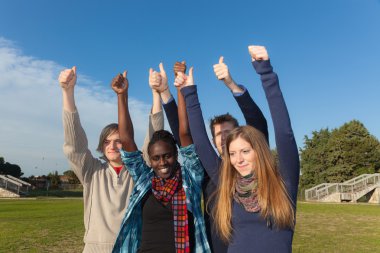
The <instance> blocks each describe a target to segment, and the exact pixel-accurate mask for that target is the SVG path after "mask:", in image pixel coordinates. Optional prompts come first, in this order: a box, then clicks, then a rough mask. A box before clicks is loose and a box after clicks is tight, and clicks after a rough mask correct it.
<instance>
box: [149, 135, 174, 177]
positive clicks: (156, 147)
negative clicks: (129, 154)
mask: <svg viewBox="0 0 380 253" xmlns="http://www.w3.org/2000/svg"><path fill="white" fill-rule="evenodd" d="M149 160H150V164H151V166H152V168H153V170H154V173H155V174H156V175H157V176H159V177H161V178H163V179H167V178H170V177H171V176H172V175H173V173H174V172H175V168H176V165H177V155H176V152H175V150H173V146H172V145H170V144H169V143H167V142H164V141H161V140H160V141H157V142H156V143H154V144H152V145H151V146H150V148H149Z"/></svg>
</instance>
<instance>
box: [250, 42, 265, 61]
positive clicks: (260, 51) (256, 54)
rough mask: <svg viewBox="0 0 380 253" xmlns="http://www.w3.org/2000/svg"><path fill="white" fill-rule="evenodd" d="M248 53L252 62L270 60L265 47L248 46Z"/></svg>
mask: <svg viewBox="0 0 380 253" xmlns="http://www.w3.org/2000/svg"><path fill="white" fill-rule="evenodd" d="M248 52H249V54H250V55H251V58H252V61H261V60H263V61H267V60H268V59H269V55H268V52H267V50H266V48H265V47H263V46H255V45H251V46H248Z"/></svg>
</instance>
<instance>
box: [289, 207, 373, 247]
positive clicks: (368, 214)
mask: <svg viewBox="0 0 380 253" xmlns="http://www.w3.org/2000/svg"><path fill="white" fill-rule="evenodd" d="M293 252H295V253H298V252H308V253H313V252H318V253H319V252H328V253H334V252H345V253H351V252H352V253H354V252H355V253H358V252H380V205H368V204H319V203H318V204H317V203H299V204H298V209H297V225H296V232H295V236H294V240H293Z"/></svg>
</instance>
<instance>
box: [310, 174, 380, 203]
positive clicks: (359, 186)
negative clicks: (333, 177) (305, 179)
mask: <svg viewBox="0 0 380 253" xmlns="http://www.w3.org/2000/svg"><path fill="white" fill-rule="evenodd" d="M376 187H380V173H375V174H362V175H360V176H357V177H355V178H352V179H350V180H347V181H345V182H343V183H323V184H319V185H317V186H314V187H313V188H310V189H307V190H305V199H306V200H307V201H313V200H314V201H321V200H323V199H325V198H326V197H328V196H331V195H332V194H334V193H339V194H340V200H343V201H353V202H355V201H357V200H358V199H359V198H360V197H362V196H363V195H365V194H367V193H368V192H370V191H372V190H373V189H375V188H376Z"/></svg>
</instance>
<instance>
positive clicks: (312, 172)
mask: <svg viewBox="0 0 380 253" xmlns="http://www.w3.org/2000/svg"><path fill="white" fill-rule="evenodd" d="M329 138H330V131H329V130H328V129H327V128H325V129H321V130H319V131H314V132H313V133H312V137H311V138H309V137H308V136H305V143H304V147H303V148H301V149H300V154H301V174H302V175H301V178H300V186H301V187H300V188H310V187H312V186H314V185H317V184H320V183H323V182H325V181H326V177H327V176H326V173H327V172H326V170H327V168H328V164H327V156H328V141H329Z"/></svg>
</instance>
